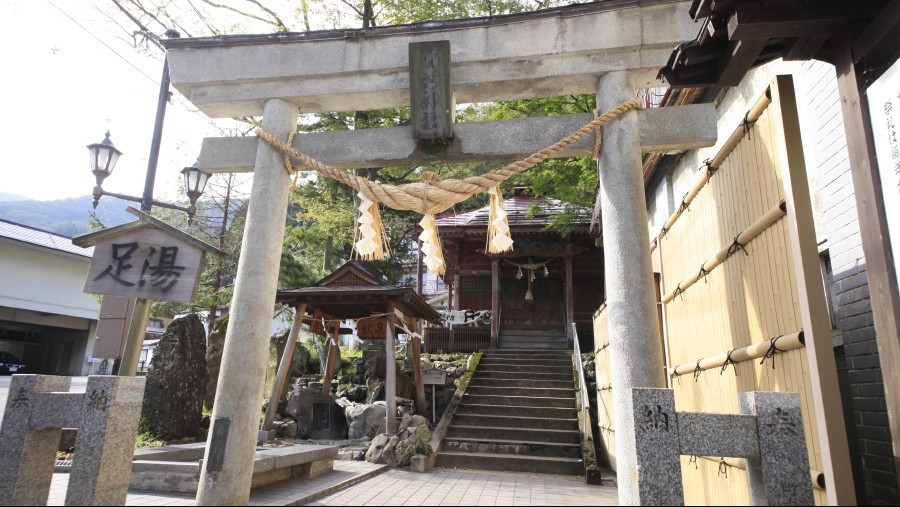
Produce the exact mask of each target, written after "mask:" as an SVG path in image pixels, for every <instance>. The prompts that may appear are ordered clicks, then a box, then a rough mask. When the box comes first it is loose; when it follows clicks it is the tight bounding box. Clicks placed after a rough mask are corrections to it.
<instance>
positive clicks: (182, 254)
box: [84, 226, 205, 302]
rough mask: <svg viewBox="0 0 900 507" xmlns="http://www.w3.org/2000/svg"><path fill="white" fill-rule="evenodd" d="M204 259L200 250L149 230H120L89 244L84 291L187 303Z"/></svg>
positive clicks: (197, 279)
mask: <svg viewBox="0 0 900 507" xmlns="http://www.w3.org/2000/svg"><path fill="white" fill-rule="evenodd" d="M204 255H205V252H204V251H203V249H201V248H199V247H197V246H195V245H192V244H190V243H188V242H186V241H184V240H182V239H181V238H179V237H177V236H176V235H174V234H171V233H169V232H166V231H163V230H160V229H157V228H154V227H152V226H146V227H139V228H135V229H131V230H127V231H123V232H122V233H121V234H117V235H115V236H114V237H109V238H105V239H102V240H100V241H98V242H97V243H96V245H95V246H94V257H93V258H92V259H91V267H90V270H89V271H88V276H87V281H86V282H85V285H84V292H88V293H91V294H103V295H107V296H123V297H129V298H141V299H154V300H160V301H180V302H190V301H192V300H193V298H194V295H195V294H196V291H197V285H198V283H199V281H200V280H199V275H200V273H201V272H202V270H203V261H204Z"/></svg>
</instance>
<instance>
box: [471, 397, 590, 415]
mask: <svg viewBox="0 0 900 507" xmlns="http://www.w3.org/2000/svg"><path fill="white" fill-rule="evenodd" d="M462 414H484V415H500V416H521V417H557V418H560V419H575V418H577V417H578V412H577V411H576V409H575V400H574V399H572V403H571V404H570V405H568V406H563V407H533V406H531V407H529V406H522V405H481V404H478V403H469V402H468V401H466V403H463V404H461V405H459V407H458V408H457V409H456V415H454V417H456V416H457V415H462Z"/></svg>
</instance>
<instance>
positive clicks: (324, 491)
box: [284, 465, 390, 505]
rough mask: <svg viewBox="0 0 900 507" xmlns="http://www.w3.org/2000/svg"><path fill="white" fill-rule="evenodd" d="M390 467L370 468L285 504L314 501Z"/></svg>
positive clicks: (302, 503)
mask: <svg viewBox="0 0 900 507" xmlns="http://www.w3.org/2000/svg"><path fill="white" fill-rule="evenodd" d="M389 468H390V467H388V466H387V465H381V467H379V468H376V469H374V470H369V471H368V472H365V473H362V474H360V475H357V476H355V477H352V478H350V479H347V480H345V481H342V482H339V483H337V484H335V485H333V486H328V487H327V488H325V489H322V490H319V491H316V492H315V493H310V494H308V495H304V496H302V497H300V498H297V499H296V500H288V501H287V503H285V504H284V505H306V504H308V503H309V502H313V501H315V500H318V499H320V498H323V497H326V496H328V495H331V494H333V493H337V492H338V491H341V490H344V489H347V488H349V487H350V486H353V485H356V484H359V483H360V482H362V481H365V480H367V479H371V478H372V477H375V476H376V475H380V474H383V473H384V472H387V471H388V469H389Z"/></svg>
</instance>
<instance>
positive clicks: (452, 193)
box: [256, 99, 643, 215]
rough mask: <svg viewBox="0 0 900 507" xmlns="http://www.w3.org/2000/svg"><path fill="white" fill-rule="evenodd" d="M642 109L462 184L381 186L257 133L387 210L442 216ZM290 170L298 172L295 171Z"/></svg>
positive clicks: (619, 109) (635, 105)
mask: <svg viewBox="0 0 900 507" xmlns="http://www.w3.org/2000/svg"><path fill="white" fill-rule="evenodd" d="M642 107H643V104H642V103H641V101H639V100H637V99H632V100H629V101H628V102H623V103H622V104H619V105H618V106H616V107H614V108H612V109H610V110H609V111H607V112H606V113H604V114H602V115H599V116H597V117H595V118H594V119H593V120H591V121H590V122H589V123H587V124H585V125H584V126H583V127H581V128H580V129H578V130H577V131H576V132H575V133H573V134H571V135H570V136H568V137H566V138H564V139H562V140H560V141H558V142H556V143H554V144H553V145H551V146H548V147H547V148H544V149H543V150H541V151H539V152H537V153H534V154H532V155H530V156H528V157H526V158H524V159H522V160H519V161H518V162H513V163H511V164H509V165H507V166H505V167H503V168H500V169H495V170H492V171H489V172H487V173H485V174H482V175H480V176H469V177H468V178H464V179H461V180H458V179H446V180H439V181H438V180H433V179H432V180H431V181H425V182H420V183H407V184H405V185H400V186H394V185H385V184H381V183H377V182H375V181H370V180H368V179H367V178H364V177H361V176H356V175H353V174H350V173H347V172H344V171H342V170H340V169H337V168H334V167H331V166H329V165H327V164H324V163H322V162H320V161H318V160H316V159H314V158H312V157H310V156H309V155H306V154H304V153H302V152H300V151H298V150H297V149H295V148H294V147H293V146H292V145H291V144H290V143H286V142H284V141H281V140H280V139H277V138H275V137H274V136H272V135H271V134H269V133H268V132H266V131H265V130H262V129H257V131H256V135H257V136H259V137H260V138H262V139H263V140H265V141H266V142H267V143H269V144H270V145H272V146H273V147H275V148H277V149H279V150H281V151H282V152H284V153H285V154H286V155H290V156H291V157H293V158H294V159H296V160H298V161H300V163H301V167H303V168H304V169H314V170H316V171H318V172H319V173H320V174H323V175H325V176H328V177H329V178H331V179H333V180H336V181H339V182H341V183H344V184H345V185H349V186H350V187H352V188H353V189H355V190H356V191H358V192H362V193H363V195H365V196H366V197H368V198H369V199H371V200H372V201H375V202H380V203H383V204H384V205H385V206H388V207H390V208H393V209H397V210H410V211H415V212H418V213H421V214H423V215H427V214H436V213H441V212H442V211H444V210H446V209H447V208H450V207H451V206H453V205H454V204H457V203H459V202H462V201H465V200H466V199H468V198H469V197H471V196H473V195H475V194H477V193H480V192H484V191H486V190H487V189H489V188H491V187H493V186H496V185H498V184H500V183H501V182H503V181H506V180H507V179H509V178H511V177H513V176H515V175H516V174H518V173H520V172H522V171H526V170H528V169H531V168H532V167H534V166H535V165H537V164H539V163H540V162H543V161H544V160H546V159H548V158H550V157H552V156H553V155H554V154H555V153H557V152H558V151H560V150H563V149H565V148H567V147H569V146H571V145H572V144H574V143H575V142H577V141H578V140H579V139H581V138H582V137H584V136H585V135H587V134H588V133H590V132H592V131H594V130H595V129H596V130H599V127H600V126H601V125H603V124H604V123H607V122H609V121H612V120H614V119H616V118H618V117H619V116H620V115H622V114H624V113H626V112H628V111H631V110H637V109H641V108H642ZM288 170H289V171H291V172H293V171H294V169H293V168H289V169H288ZM429 179H430V178H429Z"/></svg>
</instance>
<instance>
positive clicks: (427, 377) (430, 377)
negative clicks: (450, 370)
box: [422, 368, 447, 386]
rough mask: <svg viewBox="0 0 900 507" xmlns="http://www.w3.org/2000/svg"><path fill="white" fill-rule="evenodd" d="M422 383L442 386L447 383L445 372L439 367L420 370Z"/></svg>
mask: <svg viewBox="0 0 900 507" xmlns="http://www.w3.org/2000/svg"><path fill="white" fill-rule="evenodd" d="M422 383H423V384H425V385H438V386H442V385H444V384H446V383H447V372H446V371H444V370H441V369H439V368H428V369H427V370H422Z"/></svg>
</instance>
